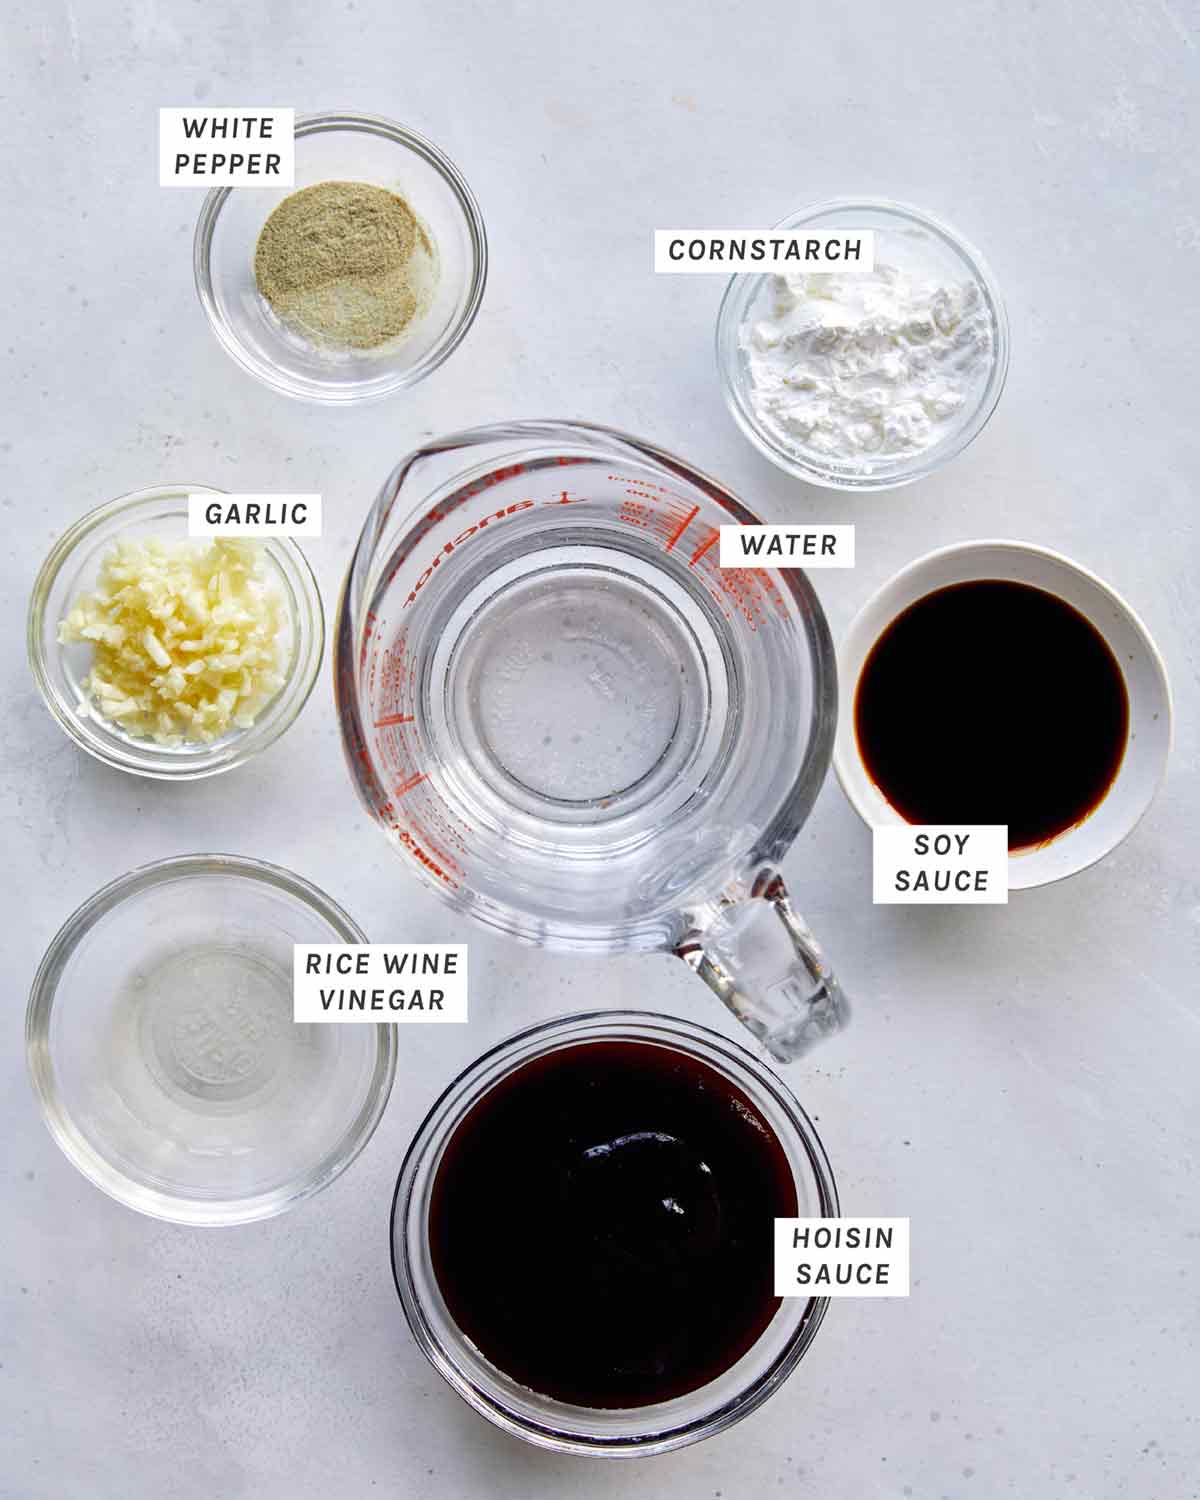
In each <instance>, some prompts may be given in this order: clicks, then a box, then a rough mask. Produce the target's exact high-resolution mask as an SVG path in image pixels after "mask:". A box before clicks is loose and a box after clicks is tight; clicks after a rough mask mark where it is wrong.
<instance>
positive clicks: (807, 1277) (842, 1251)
mask: <svg viewBox="0 0 1200 1500" xmlns="http://www.w3.org/2000/svg"><path fill="white" fill-rule="evenodd" d="M775 1295H776V1296H777V1297H907V1296H908V1220H907V1219H776V1220H775Z"/></svg>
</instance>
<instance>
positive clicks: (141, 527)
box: [27, 484, 325, 781]
mask: <svg viewBox="0 0 1200 1500" xmlns="http://www.w3.org/2000/svg"><path fill="white" fill-rule="evenodd" d="M221 493H223V492H222V491H221V490H215V489H212V488H211V487H210V486H208V485H202V484H192V485H182V484H173V485H161V486H159V487H157V488H154V489H148V490H137V491H136V492H135V493H134V494H132V495H122V496H121V497H120V498H119V499H117V500H110V501H109V502H108V504H107V505H101V506H99V507H98V508H97V509H96V510H93V511H90V512H89V513H88V514H87V515H86V516H84V517H83V519H82V520H79V521H76V523H75V525H74V526H72V527H71V528H70V529H69V530H68V531H66V532H64V533H63V535H62V536H61V537H60V538H59V539H58V541H57V542H56V543H55V545H54V547H53V548H52V549H51V552H50V555H49V557H47V559H46V561H45V562H44V563H43V564H42V569H41V572H40V573H39V574H38V576H37V581H36V583H35V584H34V586H33V595H32V597H31V598H30V601H29V619H28V632H27V633H28V646H29V663H30V666H31V667H32V668H33V675H34V677H35V679H36V680H37V685H38V687H39V688H40V689H41V693H42V697H43V698H44V699H45V700H46V706H47V707H48V708H49V710H50V712H51V713H52V714H53V715H54V717H55V718H56V719H57V720H58V722H59V723H60V724H61V725H62V727H63V728H64V729H65V730H66V731H67V733H68V734H69V735H70V736H71V738H72V739H73V740H74V741H75V743H76V744H77V745H80V746H82V747H83V749H84V750H86V751H87V752H88V754H89V755H94V756H95V757H96V759H97V760H102V761H103V762H104V763H105V765H109V766H116V767H117V769H118V770H121V771H129V772H131V773H132V774H133V775H135V776H153V777H155V778H157V779H158V780H160V781H188V780H193V779H195V778H197V777H200V776H215V775H216V774H217V773H218V772H219V771H228V770H231V769H232V768H233V767H234V766H240V765H241V764H242V763H243V762H244V761H247V760H249V759H250V757H251V756H253V755H257V754H258V753H259V751H260V750H265V749H266V747H267V746H268V745H270V744H272V743H273V742H274V741H275V740H277V739H278V738H279V736H280V735H281V734H282V733H283V732H284V730H285V729H287V728H288V727H289V725H290V724H291V723H292V722H293V720H294V719H295V718H296V716H297V715H298V714H299V712H300V710H301V709H302V708H303V707H304V705H305V703H306V702H307V701H308V696H309V694H310V693H311V692H312V690H313V684H314V683H315V682H316V680H317V673H318V671H319V670H320V667H321V657H322V655H323V654H324V650H325V616H324V613H323V611H322V609H321V594H320V591H319V590H318V588H317V580H316V579H315V578H314V577H313V572H312V569H311V568H310V567H309V565H308V560H307V559H306V558H305V556H304V553H303V552H301V550H300V548H299V547H298V546H297V545H296V543H295V542H293V541H292V540H291V539H290V538H287V537H283V538H276V537H271V538H264V539H263V541H262V543H261V545H262V547H263V549H264V551H265V552H266V556H267V561H268V564H269V565H270V566H272V567H273V568H274V571H275V573H276V575H277V577H278V581H279V586H280V590H281V592H282V595H283V599H284V603H285V606H286V611H287V617H288V621H289V636H290V639H289V640H288V641H286V642H285V653H286V656H287V666H286V668H285V672H284V678H285V680H284V685H283V687H282V688H280V690H279V692H278V693H276V695H275V697H274V698H272V700H271V701H270V703H268V704H267V705H266V707H265V708H264V709H263V710H262V711H261V713H260V714H259V715H258V717H257V719H255V721H254V723H253V724H252V725H251V727H250V728H249V729H237V730H234V731H232V732H231V733H230V734H226V735H223V736H222V737H221V738H220V739H218V740H213V741H211V743H208V744H202V743H201V744H184V745H180V746H178V747H177V748H175V749H168V748H167V747H165V746H163V745H156V744H155V743H154V741H153V740H148V739H139V738H136V737H135V736H133V735H130V734H126V733H125V732H124V731H123V730H121V729H120V728H119V727H118V726H117V725H116V724H115V723H113V722H112V721H111V720H109V719H104V718H101V717H100V716H99V715H98V714H94V713H92V712H91V711H90V707H89V699H88V695H87V693H86V692H85V691H84V688H83V680H84V678H85V677H86V676H87V674H88V671H89V670H90V668H91V664H92V655H93V652H92V648H91V647H90V646H88V645H86V644H84V643H78V644H74V645H68V646H63V645H60V644H59V640H58V625H59V621H60V620H62V618H63V617H64V616H65V615H66V613H67V611H68V610H69V609H70V608H71V606H72V605H73V604H74V603H75V601H76V599H78V598H79V596H80V595H81V594H85V593H87V592H89V591H90V590H91V589H93V588H94V587H95V584H96V579H97V577H98V575H99V572H100V565H101V563H102V561H103V559H104V557H105V555H106V554H107V552H108V551H109V549H110V548H111V546H112V545H113V543H114V542H116V541H118V540H122V541H124V540H128V539H130V538H150V537H158V538H161V539H162V540H163V541H167V542H178V541H186V540H187V539H188V524H187V497H188V495H219V494H221Z"/></svg>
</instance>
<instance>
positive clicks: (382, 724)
mask: <svg viewBox="0 0 1200 1500" xmlns="http://www.w3.org/2000/svg"><path fill="white" fill-rule="evenodd" d="M412 721H413V716H412V714H384V716H383V718H382V719H376V720H375V728H376V729H387V728H388V727H389V726H390V725H392V724H411V723H412Z"/></svg>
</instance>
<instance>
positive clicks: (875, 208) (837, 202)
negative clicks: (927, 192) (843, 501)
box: [716, 198, 1009, 490]
mask: <svg viewBox="0 0 1200 1500" xmlns="http://www.w3.org/2000/svg"><path fill="white" fill-rule="evenodd" d="M774 227H775V228H776V229H784V230H809V229H812V230H817V231H821V230H834V229H874V230H876V231H877V234H876V246H875V253H876V261H877V262H878V261H879V260H883V261H885V262H887V261H889V260H892V261H894V260H895V258H896V255H897V248H898V247H900V246H905V245H906V242H907V244H908V245H915V243H916V241H917V240H922V241H924V242H925V244H924V245H923V246H922V252H923V253H922V256H921V258H920V261H919V262H918V261H917V259H916V258H915V257H914V258H913V259H912V260H911V261H909V260H907V258H906V257H901V258H902V260H903V261H905V263H906V264H907V265H909V266H911V267H912V268H913V269H914V270H928V271H929V272H930V273H931V274H939V273H940V274H942V275H944V276H947V277H949V278H951V279H953V280H955V281H959V282H962V281H974V282H975V283H976V284H977V285H978V287H979V290H980V292H981V293H982V296H983V301H984V305H985V306H986V308H987V310H988V313H989V314H990V318H991V325H992V362H991V367H990V369H989V370H988V372H987V375H986V377H984V378H983V379H982V380H981V381H980V382H979V386H978V393H977V396H976V400H975V404H974V405H973V406H970V407H969V408H968V409H966V410H965V411H964V413H963V415H962V417H961V419H960V421H959V422H958V424H957V425H956V426H955V427H954V428H953V429H952V430H951V431H950V432H949V433H947V434H946V435H945V436H944V437H943V438H942V439H941V440H940V441H938V442H936V443H934V444H933V445H932V446H931V447H928V448H924V449H922V451H921V452H920V453H912V454H885V455H880V456H878V457H876V456H872V455H870V454H867V455H863V456H861V457H858V458H855V459H854V460H852V461H848V462H845V461H843V462H838V461H837V460H835V459H832V458H826V457H824V456H823V455H817V454H813V453H811V452H809V451H807V450H805V449H804V448H803V447H800V446H798V445H797V446H794V447H793V446H791V445H789V444H787V443H785V442H784V441H783V439H782V438H781V437H780V436H779V434H777V433H775V432H772V431H771V430H770V429H769V428H767V427H766V426H765V425H764V424H763V423H762V422H761V421H760V420H759V417H758V414H757V413H756V412H755V410H754V405H753V402H752V401H751V397H750V392H751V390H752V382H751V379H750V370H749V364H748V361H747V359H746V357H745V354H744V353H743V351H742V349H741V346H740V334H741V330H742V328H743V326H744V325H745V324H746V322H747V321H748V320H750V319H751V318H753V317H754V316H755V307H756V304H757V303H758V302H759V300H760V299H761V298H762V297H763V296H764V295H765V293H766V291H767V289H768V286H769V283H770V282H771V280H772V279H773V278H772V277H771V276H770V275H759V276H731V277H730V278H729V284H728V286H727V287H726V288H725V295H724V297H723V298H722V299H721V308H720V311H719V312H718V314H717V334H716V348H717V372H718V375H719V377H720V381H721V387H722V390H723V391H724V394H725V400H726V403H727V404H728V406H729V410H730V411H731V412H732V413H733V417H734V421H736V422H737V424H738V426H739V427H740V428H741V429H742V431H743V432H744V433H745V435H746V436H747V437H748V438H749V439H750V441H751V442H752V443H753V444H754V446H755V447H756V448H757V449H758V450H759V452H760V453H762V454H764V455H765V456H766V457H767V458H769V459H770V460H771V462H772V463H773V464H777V465H778V466H779V467H780V468H781V469H786V470H787V472H788V473H789V474H795V475H796V476H797V477H798V478H800V479H806V480H808V482H809V483H810V484H819V485H824V486H825V487H826V488H829V489H839V490H887V489H896V488H898V487H899V486H900V485H903V484H912V483H913V481H914V480H917V479H921V478H923V477H924V476H925V475H927V474H932V473H933V472H934V471H935V470H937V469H940V468H941V466H942V465H943V464H944V463H946V462H947V461H948V460H949V459H951V458H953V457H954V456H955V454H957V453H961V452H962V450H963V449H964V448H965V447H966V446H967V444H968V443H970V442H972V441H973V440H974V439H975V438H976V437H978V435H979V434H980V432H982V431H983V428H984V427H985V425H986V424H987V421H988V418H989V417H990V416H991V415H992V412H993V411H995V409H996V403H997V402H998V401H999V399H1000V393H1001V391H1002V390H1003V389H1004V381H1005V377H1006V376H1007V374H1008V351H1009V338H1008V318H1007V316H1006V314H1005V311H1004V303H1003V302H1002V300H1001V297H1000V290H999V287H998V286H997V285H996V279H995V277H994V276H993V275H992V273H991V271H990V270H989V269H988V266H987V263H986V262H985V260H984V259H983V257H982V256H981V255H980V254H979V252H978V251H977V250H976V249H974V247H973V246H971V245H970V244H968V243H967V241H966V240H964V239H963V238H962V236H961V235H960V234H958V233H957V232H956V231H955V230H953V229H951V228H949V227H948V226H947V225H945V224H942V223H940V222H939V221H938V220H937V219H934V218H932V217H930V215H929V214H926V213H922V212H921V210H920V209H916V208H910V207H909V206H908V205H906V204H903V203H892V202H889V201H888V200H886V199H859V198H834V199H830V200H829V201H828V202H825V203H819V204H817V205H816V206H815V207H812V208H805V209H801V211H800V212H799V213H796V214H793V215H792V216H791V217H790V218H787V219H784V220H782V222H780V223H779V224H776V225H775V226H774Z"/></svg>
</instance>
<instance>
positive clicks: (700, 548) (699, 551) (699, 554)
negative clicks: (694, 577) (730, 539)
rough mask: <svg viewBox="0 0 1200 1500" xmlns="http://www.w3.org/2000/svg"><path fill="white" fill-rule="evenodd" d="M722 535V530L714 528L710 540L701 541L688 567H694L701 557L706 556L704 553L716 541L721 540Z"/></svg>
mask: <svg viewBox="0 0 1200 1500" xmlns="http://www.w3.org/2000/svg"><path fill="white" fill-rule="evenodd" d="M720 537H721V533H720V531H718V530H715V529H714V531H713V534H712V536H710V537H709V539H708V541H706V542H701V543H700V545H699V546H698V547H697V548H696V550H695V552H693V553H692V560H691V562H689V563H688V567H689V568H694V567H695V566H696V564H697V563H698V562H699V561H700V559H701V558H702V557H703V556H704V554H705V553H706V552H707V551H708V549H709V548H710V547H711V546H713V545H714V543H716V542H718V541H719V540H720Z"/></svg>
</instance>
